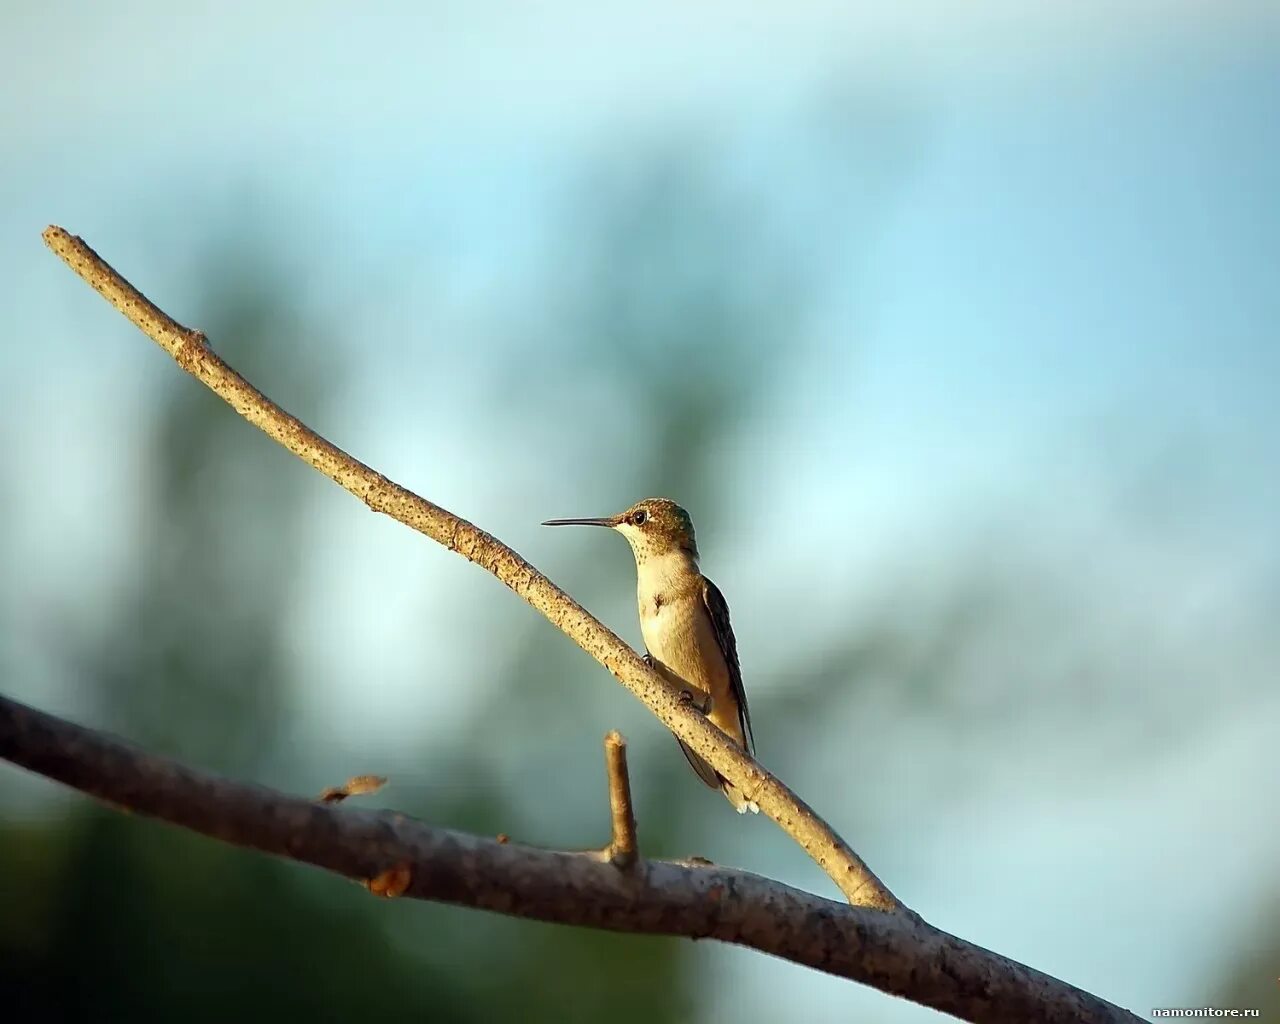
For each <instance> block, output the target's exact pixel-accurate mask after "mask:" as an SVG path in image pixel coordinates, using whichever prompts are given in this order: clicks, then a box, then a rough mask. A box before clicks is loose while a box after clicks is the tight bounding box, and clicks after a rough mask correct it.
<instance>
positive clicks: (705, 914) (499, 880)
mask: <svg viewBox="0 0 1280 1024" xmlns="http://www.w3.org/2000/svg"><path fill="white" fill-rule="evenodd" d="M0 757H2V758H4V759H5V760H8V761H12V762H13V763H14V764H17V765H21V766H22V767H24V768H27V769H29V770H31V771H33V772H37V773H39V774H41V775H44V776H47V777H48V778H51V779H56V780H57V781H59V782H63V783H65V784H66V785H68V786H72V787H74V788H76V789H79V790H81V791H83V792H85V793H89V794H91V795H93V796H95V797H98V798H99V799H101V800H104V801H106V802H108V803H110V804H114V805H116V806H118V807H122V808H126V809H128V810H131V811H134V812H136V813H138V814H144V815H147V816H149V817H153V818H159V819H161V820H163V821H167V822H170V823H172V824H174V825H181V826H183V827H184V828H188V829H191V830H193V831H195V832H200V833H202V834H204V835H207V836H211V837H213V838H215V839H221V840H224V841H225V842H228V843H234V844H235V845H237V846H244V847H249V848H251V849H255V850H261V851H263V852H264V853H270V854H275V855H276V856H279V857H288V858H291V859H292V860H296V861H302V862H303V863H306V864H313V865H315V866H316V867H321V868H325V869H327V870H329V871H333V872H336V873H337V874H340V875H345V876H346V877H348V878H352V879H357V880H360V881H368V880H369V879H372V878H376V877H378V876H380V875H383V874H385V873H388V872H393V871H399V872H407V881H408V886H407V888H406V889H404V891H403V895H405V896H409V897H413V898H416V899H423V900H435V901H439V902H444V903H455V904H458V905H459V906H465V907H475V908H478V909H481V910H493V911H497V912H498V913H502V914H510V915H512V916H514V917H525V918H531V919H534V920H539V921H553V922H558V923H561V924H571V925H584V926H587V927H592V928H605V929H609V930H610V931H620V932H641V933H649V934H654V935H678V936H687V937H688V938H695V939H698V938H710V939H718V940H720V941H722V942H732V943H736V944H737V945H740V946H749V947H751V948H752V949H758V950H760V951H761V952H764V953H772V954H773V955H775V956H779V957H782V958H784V959H786V960H791V961H794V962H795V963H798V964H804V965H805V966H807V967H812V968H815V969H817V970H820V971H825V972H827V973H828V974H835V975H839V976H841V977H845V978H851V979H853V980H854V981H860V982H862V983H863V984H866V985H871V986H873V987H875V988H878V989H880V990H881V991H883V992H888V993H891V994H893V995H898V996H903V997H905V998H907V999H910V1000H912V1001H913V1002H917V1003H921V1004H923V1005H925V1006H931V1007H933V1008H935V1009H938V1010H942V1011H945V1012H947V1013H951V1014H954V1015H955V1016H957V1017H960V1018H961V1019H963V1020H969V1021H990V1022H1007V1021H1017V1022H1024V1021H1026V1022H1030V1021H1037V1022H1044V1024H1067V1022H1073V1024H1103V1022H1108V1024H1115V1022H1121V1021H1124V1022H1129V1024H1132V1022H1134V1021H1136V1020H1137V1019H1138V1018H1136V1017H1133V1016H1132V1015H1130V1014H1129V1013H1126V1012H1125V1011H1124V1010H1122V1009H1120V1008H1119V1007H1117V1006H1114V1005H1112V1004H1111V1003H1108V1002H1105V1001H1104V1000H1102V999H1098V998H1097V997H1095V996H1092V995H1089V994H1088V993H1087V992H1083V991H1081V990H1080V989H1077V988H1073V987H1072V986H1070V985H1067V984H1065V983H1063V982H1061V981H1057V980H1056V979H1054V978H1051V977H1049V976H1048V975H1045V974H1041V973H1040V972H1038V971H1034V970H1032V969H1031V968H1029V967H1024V966H1023V965H1022V964H1019V963H1016V962H1014V961H1012V960H1008V959H1006V958H1005V957H1002V956H1000V955H999V954H997V953H992V952H990V951H989V950H985V949H982V948H981V947H979V946H975V945H972V944H971V943H968V942H965V941H964V940H963V939H958V938H956V937H955V936H952V935H948V934H947V933H946V932H942V931H939V930H938V929H936V928H933V927H932V926H930V925H928V924H926V923H925V922H923V921H921V920H920V919H919V918H918V917H916V916H915V915H914V914H886V913H884V912H883V911H878V910H871V909H867V908H864V907H853V906H848V905H846V904H843V903H835V902H832V901H831V900H826V899H822V898H820V897H818V896H813V895H810V894H809V893H806V892H801V891H800V890H798V889H793V888H791V887H790V886H786V885H783V884H782V883H780V882H774V881H771V880H769V879H767V878H761V877H760V876H758V875H752V874H748V873H747V872H744V871H734V870H731V869H728V868H722V867H716V866H710V865H701V864H681V863H672V862H669V861H654V860H645V859H644V858H640V859H638V860H636V861H635V862H634V863H633V864H631V865H630V866H629V867H625V868H619V867H617V866H615V865H614V864H613V863H611V862H610V861H609V860H608V859H607V858H604V857H601V856H600V855H599V854H597V853H594V852H591V853H567V852H559V851H553V850H542V849H537V848H534V847H530V846H521V845H519V844H516V843H510V842H508V843H502V842H499V841H497V840H491V839H484V838H481V837H479V836H472V835H467V834H465V833H461V832H452V831H449V830H447V829H443V828H435V827H432V826H430V825H426V824H424V823H422V822H420V821H416V820H414V819H413V818H409V817H407V816H405V815H403V814H397V813H394V812H389V811H370V810H361V809H358V808H353V807H351V806H350V805H349V804H347V803H343V804H336V803H324V802H322V801H319V800H316V801H310V800H303V799H299V798H297V797H291V796H287V795H285V794H283V793H277V792H275V791H273V790H270V789H264V788H263V787H261V786H254V785H248V784H246V783H242V782H233V781H231V780H228V779H223V778H218V777H216V776H213V775H209V774H207V773H204V772H200V771H196V770H195V769H193V768H188V767H186V766H184V765H181V764H179V763H177V762H176V761H172V760H169V759H168V758H163V757H156V756H154V755H151V754H147V753H144V752H143V751H140V750H138V749H136V748H135V747H132V746H130V745H129V744H126V743H123V742H121V741H120V740H117V739H115V738H113V737H110V736H107V735H106V734H104V733H101V732H97V731H95V730H92V729H86V728H83V727H81V726H78V725H73V724H71V723H70V722H65V721H63V720H62V719H59V718H55V717H54V716H52V715H48V714H45V713H44V712H41V711H36V710H34V709H32V708H28V707H26V706H24V705H22V704H19V703H17V702H16V701H12V700H9V699H8V698H5V697H0Z"/></svg>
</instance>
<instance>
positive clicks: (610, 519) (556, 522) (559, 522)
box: [542, 516, 618, 529]
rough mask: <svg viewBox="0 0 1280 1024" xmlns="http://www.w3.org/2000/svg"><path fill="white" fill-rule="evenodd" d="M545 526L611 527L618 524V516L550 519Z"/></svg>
mask: <svg viewBox="0 0 1280 1024" xmlns="http://www.w3.org/2000/svg"><path fill="white" fill-rule="evenodd" d="M542 525H543V526H607V527H609V528H610V529H612V528H613V527H615V526H617V525H618V517H617V516H605V517H604V518H603V519H548V520H547V521H546V522H545V523H543V524H542Z"/></svg>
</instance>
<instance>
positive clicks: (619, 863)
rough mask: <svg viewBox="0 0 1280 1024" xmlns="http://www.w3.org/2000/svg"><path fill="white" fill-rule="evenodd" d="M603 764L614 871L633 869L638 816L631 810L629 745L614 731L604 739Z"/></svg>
mask: <svg viewBox="0 0 1280 1024" xmlns="http://www.w3.org/2000/svg"><path fill="white" fill-rule="evenodd" d="M604 763H605V768H606V770H607V771H608V775H609V818H610V820H611V822H612V824H613V837H612V838H611V839H610V840H609V848H608V850H607V851H606V852H607V854H608V857H609V860H610V861H611V862H612V864H613V866H614V867H617V868H630V867H632V866H633V865H634V864H635V862H636V856H637V854H638V852H639V844H638V843H637V842H636V815H635V810H634V809H633V808H632V806H631V775H630V773H628V771H627V741H626V740H624V739H623V738H622V736H621V734H620V733H619V732H618V731H617V730H616V729H615V730H614V731H613V732H610V733H609V735H608V736H606V737H605V738H604Z"/></svg>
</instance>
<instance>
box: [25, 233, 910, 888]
mask: <svg viewBox="0 0 1280 1024" xmlns="http://www.w3.org/2000/svg"><path fill="white" fill-rule="evenodd" d="M44 240H45V242H46V244H48V246H49V248H50V249H52V250H53V251H54V252H55V253H57V254H58V256H59V257H61V258H62V260H63V261H64V262H65V263H66V264H67V266H69V267H70V268H71V269H72V270H74V271H75V272H76V273H77V274H78V275H79V276H80V277H81V278H82V279H83V280H84V281H85V282H87V283H88V284H89V285H91V286H92V287H93V288H94V289H95V290H96V291H97V292H98V293H99V294H100V295H101V296H102V297H103V298H104V299H106V300H107V301H108V302H110V303H111V304H112V305H113V306H115V308H116V309H117V310H119V311H120V312H121V313H123V314H124V315H125V316H126V317H127V318H128V319H129V320H130V321H131V322H132V323H133V324H135V325H136V326H137V327H138V328H139V329H140V330H141V331H142V332H143V333H144V334H146V335H147V337H149V338H151V340H152V341H154V342H155V343H156V344H157V345H159V346H160V347H161V348H163V349H164V350H165V351H166V352H168V353H169V355H171V356H172V357H173V358H174V359H175V360H177V362H178V365H179V366H181V367H182V368H183V369H184V370H186V371H187V372H188V373H190V374H191V375H192V376H193V377H195V378H196V379H197V380H199V381H200V382H201V383H203V384H204V385H205V386H206V387H208V388H209V389H210V390H211V391H213V393H214V394H216V395H217V396H218V397H219V398H221V399H223V400H224V401H225V402H226V403H227V404H228V405H230V406H231V407H232V408H233V409H234V410H235V411H236V412H237V413H239V414H240V415H241V416H243V417H244V418H245V419H246V420H248V421H249V422H250V423H252V424H253V425H254V426H255V427H257V428H258V429H259V430H261V431H262V432H263V433H265V434H266V435H267V436H268V437H270V438H271V439H272V440H274V441H276V442H278V443H279V444H281V445H283V446H284V447H285V448H287V449H288V450H289V451H291V452H293V454H295V455H296V456H298V458H300V459H302V460H303V461H304V462H307V463H308V464H310V465H311V466H313V467H314V468H315V469H318V470H319V471H320V472H321V473H323V474H324V475H325V476H327V477H329V478H330V479H331V480H333V481H334V482H335V483H337V484H339V485H340V486H341V487H343V488H345V489H346V490H348V491H350V492H351V493H352V494H354V495H355V496H356V497H357V498H359V499H360V500H361V501H363V502H364V503H365V504H366V505H368V506H369V507H370V508H371V509H373V510H374V511H376V512H382V513H384V514H386V515H388V516H390V517H391V518H392V519H395V520H397V521H398V522H401V523H403V524H404V525H406V526H408V527H411V528H412V529H414V530H417V531H418V532H419V533H421V534H424V535H425V536H427V537H430V538H431V539H432V540H434V541H436V542H438V543H440V544H443V545H444V546H445V547H447V548H448V549H449V550H450V551H456V552H457V553H458V554H460V555H462V556H463V557H464V558H466V559H468V560H470V561H472V562H475V563H476V564H477V565H479V566H481V567H482V568H484V569H487V570H488V571H489V572H491V573H492V574H493V575H494V576H496V577H497V578H498V579H499V580H500V581H501V582H502V583H504V584H505V585H506V586H508V587H510V588H511V589H512V590H514V591H515V592H516V593H517V594H519V595H520V596H521V597H522V598H524V600H525V601H527V602H528V603H529V604H530V605H532V606H533V607H534V608H536V609H537V610H538V611H539V612H541V613H542V614H543V615H545V616H546V617H547V619H548V620H550V622H551V623H552V625H554V626H556V627H557V628H558V629H560V630H561V631H562V632H564V633H565V634H566V635H567V636H568V637H569V638H570V639H571V640H573V641H574V642H575V643H576V644H578V646H579V647H581V648H582V649H583V650H584V651H586V652H587V653H588V654H590V655H591V656H592V657H593V658H595V659H596V660H597V661H598V662H600V664H601V665H603V666H604V667H605V668H606V669H608V670H609V671H610V672H611V673H613V675H614V677H615V678H617V679H618V681H619V682H621V683H622V684H623V685H624V686H625V687H627V689H629V690H630V691H631V692H632V693H633V694H635V695H636V697H638V698H639V699H640V700H641V701H643V702H644V704H645V705H646V706H647V707H648V708H649V710H650V711H652V712H653V713H654V714H655V715H656V716H657V717H658V718H659V720H661V722H662V723H663V725H665V726H666V727H667V728H668V729H670V730H671V731H672V732H673V733H675V734H676V735H677V736H678V737H679V738H680V739H682V740H683V741H684V742H685V743H687V744H688V745H689V747H690V748H691V749H692V750H693V751H694V753H696V754H697V755H698V756H700V757H701V758H702V759H703V760H704V761H707V762H708V763H709V764H710V765H711V766H712V767H713V768H715V770H716V771H717V772H719V773H720V775H721V776H723V777H724V778H725V779H727V780H729V781H730V782H731V783H733V784H734V785H735V786H737V787H738V789H739V790H741V791H742V792H743V793H745V794H747V795H748V796H749V797H750V798H751V799H752V800H754V801H755V802H756V804H757V805H759V807H760V810H761V812H763V813H764V814H766V815H767V816H768V817H770V818H771V819H773V821H774V822H776V823H777V824H778V826H779V827H780V828H782V830H783V831H784V832H786V833H787V834H788V835H789V836H790V837H791V838H792V839H794V840H795V841H796V842H797V843H798V844H799V845H800V846H801V848H802V849H803V850H804V851H805V852H806V853H807V854H808V855H809V856H810V857H812V858H813V859H814V861H816V862H817V863H818V865H819V866H820V867H821V868H822V869H823V870H824V871H825V872H826V873H827V874H828V875H829V876H830V877H831V879H832V881H834V882H835V884H836V885H837V886H838V887H839V889H840V891H841V892H842V893H844V895H845V897H846V898H847V899H848V900H849V902H850V903H852V904H854V905H856V906H863V907H873V908H876V909H879V910H886V911H903V912H907V913H909V911H906V910H905V908H904V907H903V906H902V905H901V904H900V903H899V902H898V900H897V898H896V897H894V895H893V894H892V893H891V892H890V891H889V889H888V888H887V887H886V886H885V885H884V883H883V882H881V881H880V879H879V878H877V877H876V875H875V874H874V873H873V872H872V871H871V869H870V868H869V867H867V865H866V864H864V863H863V861H862V859H861V858H860V857H858V855H857V854H856V853H854V852H853V850H852V849H851V848H850V847H849V845H848V844H847V843H846V842H845V841H844V840H843V839H841V838H840V836H839V835H837V834H836V832H835V830H834V829H832V828H831V826H830V825H828V824H827V823H826V822H825V821H823V820H822V818H820V817H819V816H818V815H817V814H816V813H815V812H814V811H813V809H812V808H810V807H809V805H808V804H806V803H805V802H804V801H803V800H801V799H800V798H799V797H798V796H796V794H795V793H793V792H791V790H790V789H788V788H787V787H786V785H784V784H783V783H782V782H781V781H780V780H779V779H778V778H777V777H775V776H774V775H772V774H770V773H769V772H768V771H766V770H765V769H764V768H763V767H761V765H760V764H759V763H758V762H756V761H755V760H754V759H753V758H751V757H750V756H748V755H747V754H746V753H745V752H744V751H743V750H742V749H741V748H740V747H739V746H738V745H737V744H736V743H734V742H733V741H732V740H730V739H729V738H728V737H726V736H725V734H724V733H722V732H721V731H720V730H719V729H717V728H716V727H715V726H713V725H711V724H710V723H709V722H708V721H707V720H706V718H705V717H703V716H702V715H699V714H698V713H697V712H696V711H694V710H693V709H692V708H689V707H684V706H682V705H681V703H680V696H679V693H678V691H677V690H676V689H675V688H674V687H672V686H671V685H670V684H669V683H667V682H666V681H665V680H664V679H662V677H661V676H659V675H658V674H657V673H656V672H654V671H653V670H652V669H650V668H649V667H648V666H647V665H645V664H644V662H643V661H641V659H640V658H639V656H638V655H637V654H636V653H635V652H634V651H633V650H632V649H631V648H630V647H628V646H627V645H626V644H625V643H623V642H622V640H620V639H619V638H618V637H617V636H616V635H615V634H614V633H612V632H611V631H610V630H609V629H608V628H607V627H605V626H604V625H603V624H602V623H601V622H600V621H599V620H598V619H596V618H595V617H594V616H593V615H591V614H590V613H589V612H588V611H586V610H585V609H584V608H583V607H582V606H581V605H579V604H578V603H577V602H576V601H574V600H573V598H571V597H570V596H569V595H568V594H566V593H565V592H564V591H563V590H561V589H560V588H559V587H557V586H556V585H555V584H554V583H552V582H551V581H550V580H549V579H547V578H546V577H545V576H543V575H542V574H541V573H540V572H538V571H537V570H536V569H535V568H534V567H533V566H532V565H530V564H529V563H528V562H526V561H525V560H524V559H523V558H521V557H520V556H519V555H518V554H516V553H515V551H513V550H512V549H511V548H509V547H507V546H506V545H505V544H503V543H502V542H500V541H498V540H496V539H495V538H493V537H491V536H490V535H489V534H487V533H485V532H484V531H483V530H481V529H479V528H477V527H475V526H473V525H472V524H471V523H469V522H467V521H466V520H465V519H461V518H459V517H458V516H455V515H454V514H453V513H451V512H448V511H446V510H445V509H443V508H441V507H440V506H438V505H434V504H432V503H431V502H429V501H427V500H426V499H424V498H420V497H419V496H418V495H416V494H414V493H412V492H411V491H409V490H407V489H405V488H404V487H401V486H400V485H399V484H396V483H393V482H392V481H391V480H388V479H387V478H386V477H385V476H383V475H382V474H380V473H378V472H376V471H375V470H373V469H370V468H369V467H368V466H366V465H365V464H364V463H362V462H360V461H358V460H356V459H353V458H352V457H351V456H350V455H348V454H347V453H346V452H344V451H342V449H340V448H338V447H337V446H336V445H334V444H332V443H330V442H329V441H327V440H325V439H324V438H323V437H321V436H320V435H319V434H317V433H315V432H314V431H312V430H311V429H310V428H308V427H307V426H306V425H305V424H304V423H302V422H301V421H299V420H297V419H295V418H294V417H293V416H290V415H289V414H288V413H287V412H285V411H284V410H283V409H281V408H280V407H279V406H278V405H276V404H275V403H273V402H272V401H271V400H270V399H268V398H267V397H266V396H265V395H264V394H262V392H260V391H259V390H258V389H257V388H255V387H254V386H253V385H252V384H250V383H249V382H248V381H247V380H245V379H244V378H243V377H241V376H240V375H239V374H238V373H237V372H236V371H235V370H233V369H232V368H231V367H230V366H229V365H228V364H227V363H226V362H224V361H223V360H222V359H221V358H219V356H218V355H217V353H215V352H214V351H213V350H212V349H211V348H210V347H209V344H208V341H207V339H206V338H205V336H204V335H203V334H202V333H201V332H199V331H194V330H189V329H188V328H186V327H183V326H182V325H181V324H179V323H177V322H176V321H175V320H173V319H172V318H171V317H170V316H168V315H167V314H166V313H164V312H163V311H162V310H160V309H159V308H158V307H157V306H155V305H154V304H153V303H152V302H151V301H150V300H149V299H147V298H146V296H144V295H143V294H142V293H141V292H139V291H138V290H137V289H136V288H134V287H133V285H131V284H130V283H129V282H128V281H126V280H125V279H124V278H123V277H121V276H120V275H119V274H118V273H117V272H116V271H115V270H114V269H113V268H112V267H111V266H110V265H109V264H108V263H107V262H106V261H105V260H103V259H102V258H101V257H100V256H99V255H98V254H97V253H96V252H94V251H93V249H91V248H90V247H89V246H88V245H87V244H85V242H84V241H83V240H82V239H80V238H77V237H75V236H74V235H71V234H69V233H68V232H66V231H64V230H63V229H62V228H60V227H53V226H51V227H49V228H47V229H45V232H44Z"/></svg>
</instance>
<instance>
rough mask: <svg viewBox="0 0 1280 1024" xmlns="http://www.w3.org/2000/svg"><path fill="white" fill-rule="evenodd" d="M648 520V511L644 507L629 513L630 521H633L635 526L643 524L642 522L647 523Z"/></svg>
mask: <svg viewBox="0 0 1280 1024" xmlns="http://www.w3.org/2000/svg"><path fill="white" fill-rule="evenodd" d="M648 521H649V513H648V512H646V511H645V510H644V509H640V510H639V511H638V512H632V513H631V522H632V523H634V524H635V525H636V526H644V524H645V523H647V522H648Z"/></svg>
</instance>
